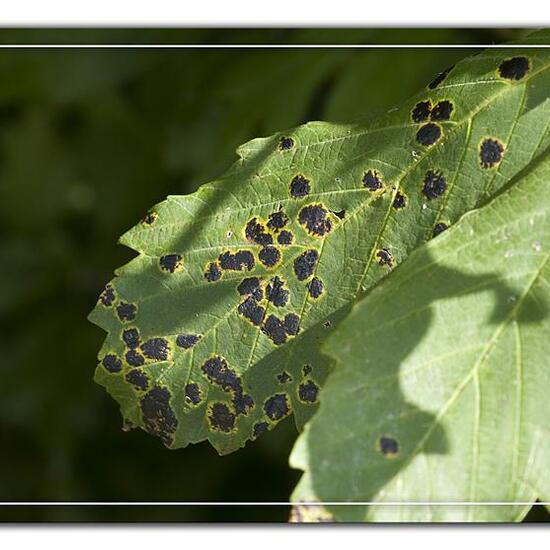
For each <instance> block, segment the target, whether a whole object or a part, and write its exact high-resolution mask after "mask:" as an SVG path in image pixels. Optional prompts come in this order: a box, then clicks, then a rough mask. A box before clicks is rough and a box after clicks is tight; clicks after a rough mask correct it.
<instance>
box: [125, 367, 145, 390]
mask: <svg viewBox="0 0 550 550" xmlns="http://www.w3.org/2000/svg"><path fill="white" fill-rule="evenodd" d="M126 380H127V381H128V382H130V384H132V385H133V386H135V387H136V388H137V389H138V390H143V391H145V390H146V389H147V387H148V386H149V378H148V377H147V375H146V374H145V373H144V372H142V371H141V370H139V369H132V370H130V371H128V373H127V374H126Z"/></svg>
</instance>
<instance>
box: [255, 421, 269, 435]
mask: <svg viewBox="0 0 550 550" xmlns="http://www.w3.org/2000/svg"><path fill="white" fill-rule="evenodd" d="M268 426H269V424H268V423H267V422H258V423H257V424H254V437H259V436H260V435H262V434H263V433H264V432H265V431H266V430H267V428H268Z"/></svg>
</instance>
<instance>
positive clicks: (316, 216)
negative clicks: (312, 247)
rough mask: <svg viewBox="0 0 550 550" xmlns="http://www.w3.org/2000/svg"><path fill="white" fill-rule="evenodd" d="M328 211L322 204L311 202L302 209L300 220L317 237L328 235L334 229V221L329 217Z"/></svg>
mask: <svg viewBox="0 0 550 550" xmlns="http://www.w3.org/2000/svg"><path fill="white" fill-rule="evenodd" d="M327 214H328V211H327V210H326V209H325V208H323V206H322V205H320V204H310V205H308V206H304V208H302V209H301V210H300V214H299V216H298V221H299V222H300V223H301V224H302V225H303V226H305V228H306V229H307V230H308V232H309V233H311V234H313V235H315V236H316V237H322V236H323V235H326V234H327V233H328V232H329V231H330V230H331V229H332V222H331V221H330V220H329V219H328V218H327Z"/></svg>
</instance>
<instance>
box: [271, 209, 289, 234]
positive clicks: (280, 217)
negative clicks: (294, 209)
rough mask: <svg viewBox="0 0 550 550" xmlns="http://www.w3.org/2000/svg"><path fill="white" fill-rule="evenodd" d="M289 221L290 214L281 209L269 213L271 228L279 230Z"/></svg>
mask: <svg viewBox="0 0 550 550" xmlns="http://www.w3.org/2000/svg"><path fill="white" fill-rule="evenodd" d="M288 222H289V219H288V216H287V215H286V214H285V213H284V212H283V211H282V210H279V211H277V212H273V214H270V215H269V220H268V221H267V227H269V229H272V230H273V231H278V230H279V229H282V228H283V227H284V226H285V225H286V224H287V223H288Z"/></svg>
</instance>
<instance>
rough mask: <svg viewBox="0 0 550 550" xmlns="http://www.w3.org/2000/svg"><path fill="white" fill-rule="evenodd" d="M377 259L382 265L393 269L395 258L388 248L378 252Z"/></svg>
mask: <svg viewBox="0 0 550 550" xmlns="http://www.w3.org/2000/svg"><path fill="white" fill-rule="evenodd" d="M376 258H377V260H378V263H379V264H380V265H384V266H388V267H392V266H393V256H392V253H391V252H390V251H389V250H388V249H387V248H381V249H379V250H377V251H376Z"/></svg>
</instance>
